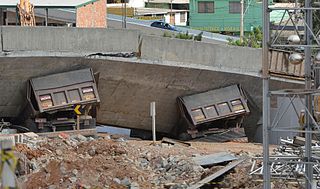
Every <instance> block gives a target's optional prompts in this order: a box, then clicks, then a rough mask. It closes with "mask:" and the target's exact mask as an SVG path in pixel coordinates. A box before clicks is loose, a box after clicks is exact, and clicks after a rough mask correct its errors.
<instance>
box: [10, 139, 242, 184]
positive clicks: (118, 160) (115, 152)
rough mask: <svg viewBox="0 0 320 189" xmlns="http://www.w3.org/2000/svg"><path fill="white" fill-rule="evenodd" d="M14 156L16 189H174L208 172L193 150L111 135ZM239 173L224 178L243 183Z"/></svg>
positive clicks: (44, 144)
mask: <svg viewBox="0 0 320 189" xmlns="http://www.w3.org/2000/svg"><path fill="white" fill-rule="evenodd" d="M16 151H17V156H18V157H19V166H18V170H17V174H18V181H19V183H20V185H21V186H20V188H26V189H28V188H30V189H31V188H32V189H33V188H50V189H57V188H132V189H138V188H146V189H148V188H169V189H170V188H171V189H179V188H187V187H189V186H190V185H192V184H194V183H196V182H198V181H199V180H201V179H202V178H203V177H205V176H206V175H208V174H210V170H211V169H210V167H208V168H203V167H202V166H200V165H198V164H196V163H195V162H194V161H193V160H192V157H194V156H197V155H200V154H203V153H202V152H199V151H197V149H195V148H193V147H182V146H179V145H169V144H163V143H157V144H155V145H151V144H150V142H149V141H148V142H146V141H133V140H130V141H128V140H126V139H124V138H116V139H111V137H110V136H104V137H97V138H92V137H84V136H82V135H74V136H68V135H60V137H59V138H53V139H50V138H42V139H41V142H37V143H26V144H18V145H17V146H16ZM199 153H200V154H199ZM238 167H242V166H238ZM217 168H219V166H217ZM237 169H238V168H237ZM244 169H245V170H244ZM239 170H240V171H237V170H236V173H235V174H234V175H233V173H231V174H229V175H228V176H227V177H225V178H226V179H227V180H228V179H229V180H230V178H229V176H230V175H233V176H231V180H232V179H233V180H237V182H240V181H241V182H246V183H248V182H247V181H248V174H247V172H248V169H247V167H245V168H242V169H239ZM239 173H240V174H239ZM239 175H242V176H239ZM237 178H238V179H237ZM244 184H245V183H244ZM240 186H242V185H239V187H235V186H231V185H230V187H231V188H242V187H240ZM243 188H245V187H243Z"/></svg>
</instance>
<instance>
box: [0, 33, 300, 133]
mask: <svg viewBox="0 0 320 189" xmlns="http://www.w3.org/2000/svg"><path fill="white" fill-rule="evenodd" d="M0 39H1V43H0V44H1V54H0V69H1V70H2V74H1V76H0V77H1V80H0V83H1V84H0V85H1V86H2V92H1V93H0V117H15V116H17V115H18V114H19V112H20V111H21V109H22V107H23V106H24V102H25V90H26V82H27V80H28V79H30V78H31V77H36V76H42V75H46V74H52V73H58V72H63V71H68V70H74V69H80V68H85V67H91V68H93V70H94V71H95V72H100V80H99V93H100V98H101V104H100V108H99V111H98V122H100V123H104V124H110V125H117V126H122V127H129V128H139V129H149V127H150V117H149V103H150V102H151V101H156V103H157V112H158V114H157V127H158V129H159V130H160V131H162V132H166V133H170V132H172V130H173V129H174V128H175V127H176V126H177V122H178V117H179V116H178V111H177V106H176V98H177V97H178V96H180V95H186V94H192V93H195V92H202V91H206V90H210V89H215V88H219V87H224V86H227V85H231V84H241V85H242V86H243V88H244V89H245V90H246V91H247V93H248V94H249V96H250V100H251V102H252V104H253V105H252V107H251V108H252V115H251V116H250V117H249V119H247V122H246V124H245V126H246V127H254V126H255V125H256V122H257V121H258V119H259V118H260V112H261V105H262V82H261V78H260V70H261V50H260V49H251V48H245V47H234V46H228V45H222V44H211V43H204V42H195V41H185V40H179V39H167V38H163V37H157V36H148V35H144V34H142V33H141V32H139V31H136V30H117V29H80V28H57V27H52V28H50V27H34V28H27V27H1V38H0ZM118 52H135V53H136V54H137V56H136V57H131V58H115V57H109V56H104V54H110V53H118ZM96 53H100V54H99V55H94V56H91V55H92V54H96ZM299 86H302V85H300V84H299V82H298V81H295V80H286V79H279V78H273V80H272V81H271V89H280V88H284V87H285V88H295V87H299ZM251 135H252V133H251Z"/></svg>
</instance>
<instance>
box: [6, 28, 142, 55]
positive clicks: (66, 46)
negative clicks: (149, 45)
mask: <svg viewBox="0 0 320 189" xmlns="http://www.w3.org/2000/svg"><path fill="white" fill-rule="evenodd" d="M1 30H2V37H1V38H2V43H1V44H2V45H3V46H2V50H4V51H25V50H28V51H60V52H68V51H69V52H136V51H137V49H138V43H139V35H140V33H139V31H136V30H121V29H103V28H100V29H97V28H95V29H92V28H91V29H89V28H68V27H14V26H12V27H1Z"/></svg>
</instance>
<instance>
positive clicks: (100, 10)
mask: <svg viewBox="0 0 320 189" xmlns="http://www.w3.org/2000/svg"><path fill="white" fill-rule="evenodd" d="M76 26H77V27H83V28H106V27H107V1H106V0H91V1H89V2H87V3H85V4H82V5H79V6H77V20H76Z"/></svg>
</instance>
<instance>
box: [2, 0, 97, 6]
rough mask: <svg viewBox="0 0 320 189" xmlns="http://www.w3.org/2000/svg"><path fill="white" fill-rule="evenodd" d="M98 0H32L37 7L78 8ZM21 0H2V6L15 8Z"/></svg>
mask: <svg viewBox="0 0 320 189" xmlns="http://www.w3.org/2000/svg"><path fill="white" fill-rule="evenodd" d="M96 1H98V0H54V1H53V0H30V3H32V4H33V6H34V7H35V8H78V7H82V6H85V5H87V4H89V3H93V2H96ZM18 3H20V0H1V1H0V7H5V8H15V7H16V6H17V4H18Z"/></svg>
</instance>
